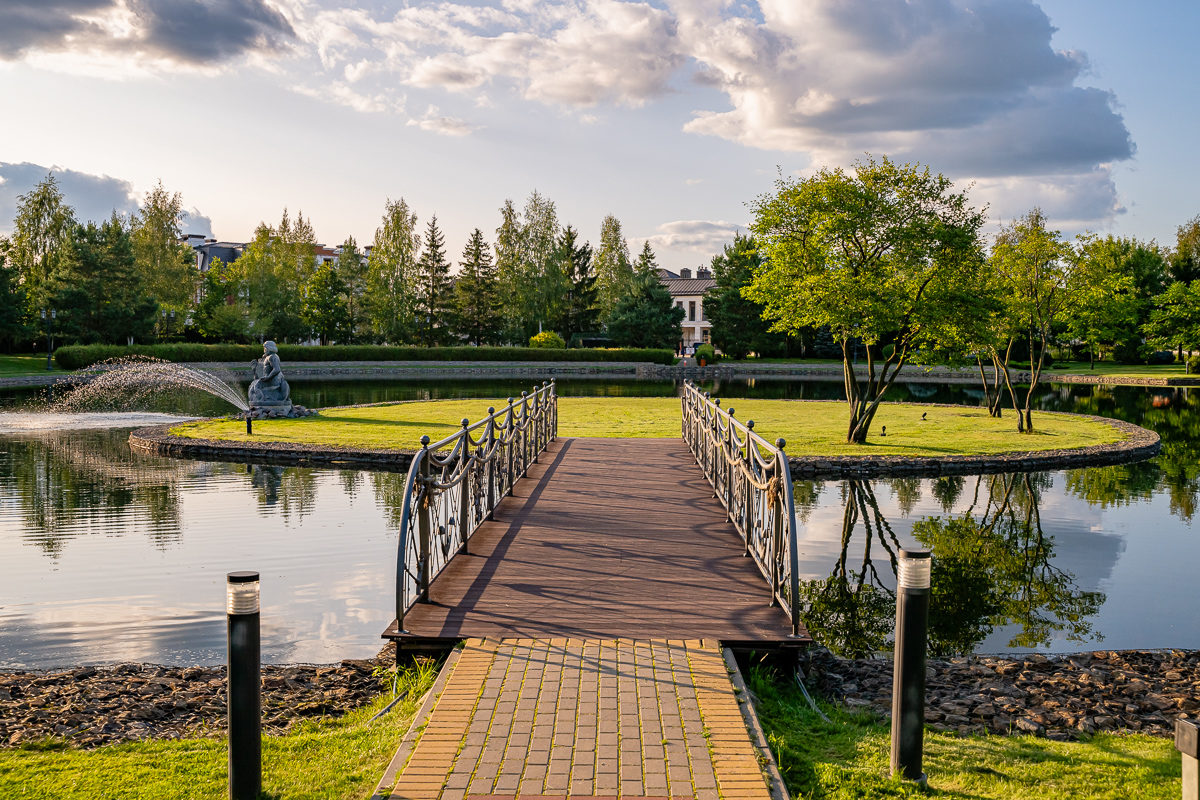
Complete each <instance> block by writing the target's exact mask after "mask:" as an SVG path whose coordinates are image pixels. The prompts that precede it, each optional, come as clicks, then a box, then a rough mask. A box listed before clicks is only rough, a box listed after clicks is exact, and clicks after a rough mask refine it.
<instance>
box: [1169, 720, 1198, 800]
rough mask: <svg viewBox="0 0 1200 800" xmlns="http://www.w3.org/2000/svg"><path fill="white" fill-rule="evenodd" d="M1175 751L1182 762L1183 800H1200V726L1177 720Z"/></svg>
mask: <svg viewBox="0 0 1200 800" xmlns="http://www.w3.org/2000/svg"><path fill="white" fill-rule="evenodd" d="M1175 749H1176V750H1178V751H1179V757H1180V759H1181V760H1182V764H1181V765H1180V766H1181V767H1182V768H1183V769H1182V778H1183V792H1182V795H1181V796H1182V797H1183V800H1200V724H1197V723H1196V722H1195V721H1194V720H1190V719H1177V720H1175Z"/></svg>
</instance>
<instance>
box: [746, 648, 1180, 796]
mask: <svg viewBox="0 0 1200 800" xmlns="http://www.w3.org/2000/svg"><path fill="white" fill-rule="evenodd" d="M748 677H749V678H750V687H751V689H752V690H753V691H754V692H755V694H757V695H758V697H759V703H758V705H757V710H758V715H759V719H760V721H761V722H762V724H763V728H764V731H765V733H766V734H767V738H768V740H769V741H770V743H771V749H772V750H773V751H774V753H775V757H776V760H777V762H778V763H779V767H780V772H781V773H782V774H783V778H784V780H785V781H786V782H787V784H788V789H789V791H790V793H791V795H792V797H797V798H812V800H851V798H854V799H855V800H857V799H858V798H875V797H921V796H925V793H923V792H921V791H920V790H919V789H918V788H917V787H916V786H915V785H913V784H909V783H904V782H902V781H899V780H892V779H891V778H889V777H888V773H889V764H888V757H889V755H888V754H889V742H890V729H889V728H888V727H887V726H886V725H884V724H881V723H880V722H879V720H878V719H877V718H875V717H873V716H871V715H870V714H851V713H848V712H846V711H843V710H841V709H838V708H833V707H830V706H829V705H827V704H825V703H821V705H822V707H823V710H824V711H825V713H826V714H827V715H828V716H829V718H830V719H831V720H832V724H830V723H827V722H825V721H824V720H822V719H821V718H820V717H819V716H817V715H816V714H815V713H814V712H813V711H812V710H810V709H809V707H808V706H807V704H806V703H805V702H804V699H803V697H802V696H801V695H800V692H799V691H798V690H797V689H795V688H794V687H793V686H791V685H788V684H781V683H778V682H776V681H775V680H772V679H771V677H770V676H769V675H766V674H764V673H763V672H760V671H758V670H754V669H752V670H751V674H750V675H749V676H748ZM923 767H924V770H925V773H926V775H927V776H928V778H929V792H928V796H932V797H946V798H989V800H992V799H994V800H1041V799H1042V798H1045V800H1050V799H1051V798H1054V799H1055V800H1060V799H1061V800H1067V799H1069V798H1079V800H1083V799H1084V798H1087V799H1088V800H1125V799H1126V798H1132V797H1136V798H1139V800H1143V799H1147V798H1149V799H1153V798H1164V799H1165V798H1172V799H1173V798H1177V797H1179V791H1180V789H1179V779H1180V762H1179V754H1178V753H1176V752H1175V748H1174V746H1173V744H1172V742H1171V741H1170V740H1168V739H1159V738H1154V737H1152V736H1146V735H1144V734H1135V735H1131V736H1111V735H1098V736H1095V737H1093V738H1089V739H1087V740H1085V741H1073V742H1054V741H1049V740H1047V739H1038V738H1034V737H1030V736H1024V735H1021V736H987V735H975V736H967V737H960V736H957V735H954V734H942V733H937V732H935V731H932V730H929V729H926V731H925V757H924V761H923Z"/></svg>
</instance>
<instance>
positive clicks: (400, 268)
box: [364, 197, 421, 344]
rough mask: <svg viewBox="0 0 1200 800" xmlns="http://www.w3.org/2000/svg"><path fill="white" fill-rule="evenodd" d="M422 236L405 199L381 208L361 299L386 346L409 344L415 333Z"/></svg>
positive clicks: (376, 334) (375, 329) (373, 325)
mask: <svg viewBox="0 0 1200 800" xmlns="http://www.w3.org/2000/svg"><path fill="white" fill-rule="evenodd" d="M420 249H421V237H420V234H418V233H417V215H416V214H414V213H413V212H412V210H411V209H409V207H408V203H406V202H404V198H403V197H401V198H400V199H399V200H397V201H395V202H392V201H391V200H388V201H387V203H386V204H385V206H384V214H383V224H382V225H380V227H379V228H377V229H376V231H375V241H374V244H373V245H372V247H371V257H370V258H369V259H368V261H367V279H366V280H367V286H366V295H365V297H364V301H365V306H366V309H367V314H368V316H369V317H370V320H371V329H372V330H373V331H374V334H375V336H376V337H378V338H379V339H380V340H382V341H384V342H386V343H387V344H404V343H405V342H408V341H411V340H412V338H413V334H414V332H415V330H416V324H415V323H416V314H417V293H416V288H417V254H418V253H419V252H420Z"/></svg>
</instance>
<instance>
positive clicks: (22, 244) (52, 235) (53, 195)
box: [9, 174, 75, 311]
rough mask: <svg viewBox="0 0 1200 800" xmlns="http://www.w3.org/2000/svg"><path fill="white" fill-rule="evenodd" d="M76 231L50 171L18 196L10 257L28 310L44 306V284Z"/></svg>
mask: <svg viewBox="0 0 1200 800" xmlns="http://www.w3.org/2000/svg"><path fill="white" fill-rule="evenodd" d="M74 232H75V211H74V209H72V208H71V207H70V206H68V205H67V204H66V203H65V202H63V193H62V190H61V189H59V188H58V181H57V180H56V179H55V177H54V175H53V174H49V175H47V176H46V178H45V180H43V181H42V182H41V183H39V184H38V185H37V186H35V187H34V188H33V189H31V190H30V191H29V192H27V193H25V194H23V195H21V196H19V197H18V198H17V216H16V219H14V220H13V235H12V249H11V251H10V256H9V257H10V258H11V259H12V263H13V265H14V266H15V267H16V269H17V273H18V274H19V275H20V283H21V286H22V287H23V288H24V291H25V297H26V300H27V302H28V303H29V308H30V310H31V311H36V310H37V309H44V308H45V307H46V301H47V293H48V292H49V291H50V290H49V288H48V286H47V283H48V281H49V279H50V275H51V273H53V272H54V270H55V268H56V267H57V266H58V264H59V262H60V261H61V260H62V259H63V258H64V257H65V256H66V254H67V253H68V252H69V250H70V247H71V238H72V236H73V235H74Z"/></svg>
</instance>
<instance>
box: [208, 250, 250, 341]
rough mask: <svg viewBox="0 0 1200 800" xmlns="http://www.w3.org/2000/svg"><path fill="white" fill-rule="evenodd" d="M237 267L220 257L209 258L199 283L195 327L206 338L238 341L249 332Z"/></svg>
mask: <svg viewBox="0 0 1200 800" xmlns="http://www.w3.org/2000/svg"><path fill="white" fill-rule="evenodd" d="M244 295H245V292H244V290H243V287H242V285H241V281H240V280H239V275H238V271H237V270H235V269H233V268H232V265H229V264H225V263H223V262H222V261H221V259H219V258H216V259H213V262H212V264H210V265H209V268H208V272H206V273H204V278H203V280H202V281H201V283H200V302H199V304H197V306H196V327H197V328H199V330H200V333H201V334H203V335H204V336H205V337H206V338H209V339H214V340H216V341H218V342H242V341H245V339H246V337H247V335H248V334H249V326H248V323H249V318H250V309H249V308H248V307H247V305H246V301H245V296H244Z"/></svg>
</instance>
